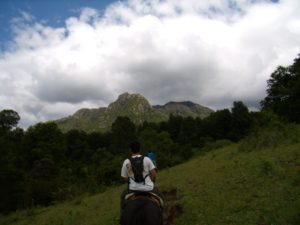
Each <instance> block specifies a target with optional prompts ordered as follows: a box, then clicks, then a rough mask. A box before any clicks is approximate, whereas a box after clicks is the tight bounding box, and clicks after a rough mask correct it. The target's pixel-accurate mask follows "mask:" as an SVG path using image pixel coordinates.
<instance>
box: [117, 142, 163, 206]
mask: <svg viewBox="0 0 300 225" xmlns="http://www.w3.org/2000/svg"><path fill="white" fill-rule="evenodd" d="M130 149H131V157H130V158H129V159H126V160H125V161H124V162H123V166H122V170H121V177H122V178H123V179H124V181H126V182H128V188H127V189H126V190H124V192H123V193H122V195H121V207H123V206H124V204H125V203H126V200H129V199H130V198H131V197H136V196H141V195H143V196H149V197H150V198H154V199H155V198H156V199H157V202H158V205H159V206H160V207H163V196H162V194H161V192H160V191H159V190H158V189H157V188H156V187H155V185H154V183H155V180H156V176H157V173H156V169H155V165H154V164H153V162H152V161H151V159H149V158H148V157H144V156H142V155H141V152H140V143H139V142H138V141H133V142H132V143H131V144H130Z"/></svg>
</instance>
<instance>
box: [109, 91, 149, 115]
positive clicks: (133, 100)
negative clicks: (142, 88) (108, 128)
mask: <svg viewBox="0 0 300 225" xmlns="http://www.w3.org/2000/svg"><path fill="white" fill-rule="evenodd" d="M151 108H152V107H151V105H150V103H149V102H148V100H147V99H146V98H145V97H144V96H142V95H140V94H136V93H133V94H130V93H128V92H125V93H123V94H121V95H119V97H118V99H117V100H116V101H115V102H113V103H111V104H110V105H109V106H108V109H109V110H113V111H114V110H130V111H133V112H135V114H137V113H139V112H145V111H149V110H151Z"/></svg>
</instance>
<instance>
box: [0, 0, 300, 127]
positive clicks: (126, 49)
mask: <svg viewBox="0 0 300 225" xmlns="http://www.w3.org/2000/svg"><path fill="white" fill-rule="evenodd" d="M107 6H109V7H107ZM299 12H300V1H299V0H280V1H271V0H205V1H202V0H201V1H200V0H184V1H183V0H164V1H160V0H147V1H146V0H124V1H119V2H115V1H96V0H93V1H92V0H51V1H50V0H49V1H45V0H44V1H41V0H34V1H29V0H0V110H3V109H13V110H15V111H17V112H18V113H19V114H20V116H21V121H20V126H21V127H24V128H26V127H28V126H30V125H33V124H35V123H37V122H43V121H48V120H53V119H59V118H62V117H66V116H68V115H71V114H73V113H75V112H76V111H77V110H78V109H80V108H98V107H106V106H108V104H109V103H111V102H112V101H114V100H116V99H117V97H118V95H120V94H122V93H124V92H129V93H140V94H142V95H143V96H145V97H146V98H147V99H148V100H149V102H150V104H152V105H157V104H165V103H167V102H168V101H187V100H189V101H193V102H195V103H198V104H201V105H204V106H207V107H210V108H212V109H214V110H217V109H223V108H231V107H232V103H233V101H243V102H244V103H245V104H246V105H247V106H248V107H249V108H250V109H253V110H257V109H258V108H259V102H260V101H261V100H262V99H263V98H264V97H265V95H266V86H267V80H268V79H269V78H270V75H271V73H272V72H273V71H274V70H275V69H276V68H277V67H278V66H279V65H283V66H286V65H290V64H292V62H293V59H295V58H296V56H297V54H299V53H300V38H299V37H300V14H299Z"/></svg>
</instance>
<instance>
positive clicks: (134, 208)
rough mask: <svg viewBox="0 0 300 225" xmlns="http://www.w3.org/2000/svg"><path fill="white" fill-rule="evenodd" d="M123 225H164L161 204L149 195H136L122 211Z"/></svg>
mask: <svg viewBox="0 0 300 225" xmlns="http://www.w3.org/2000/svg"><path fill="white" fill-rule="evenodd" d="M120 223H121V225H163V218H162V208H161V206H160V203H159V202H158V201H156V200H154V199H153V198H152V197H151V196H148V195H134V196H132V198H129V199H128V200H127V201H126V203H125V205H124V206H123V207H122V210H121V218H120Z"/></svg>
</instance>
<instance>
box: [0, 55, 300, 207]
mask: <svg viewBox="0 0 300 225" xmlns="http://www.w3.org/2000/svg"><path fill="white" fill-rule="evenodd" d="M299 65H300V57H298V58H296V59H295V61H294V64H293V65H291V66H288V67H278V68H277V70H276V71H275V72H274V73H273V74H272V75H271V78H270V80H269V81H268V88H267V96H266V98H265V99H264V100H263V101H262V102H261V106H262V109H261V110H260V111H259V112H250V111H249V109H248V108H247V106H245V104H244V103H243V102H241V101H236V102H234V103H233V106H232V108H231V109H230V110H229V109H222V110H218V111H216V112H214V113H212V114H211V115H210V116H209V117H207V118H204V119H200V118H192V117H187V118H183V117H180V116H174V115H170V117H169V119H168V121H165V122H161V123H148V122H145V123H143V124H142V125H139V126H136V125H135V124H134V123H133V122H132V121H131V120H130V119H129V118H128V117H118V118H117V119H116V120H115V121H114V123H113V124H112V127H111V130H110V131H109V132H106V133H100V132H92V133H86V132H84V131H80V130H70V131H68V132H66V133H63V132H62V131H61V130H60V129H59V128H58V127H57V125H56V124H55V123H53V122H48V123H38V124H36V125H34V126H31V127H29V128H28V129H27V130H26V131H24V130H23V129H21V128H18V122H19V120H20V116H19V115H18V113H17V112H15V111H14V110H11V109H5V110H2V111H0V199H1V201H0V212H1V213H8V212H11V211H14V210H17V209H24V208H29V207H32V206H36V205H41V206H47V205H49V204H52V203H54V202H58V201H64V200H66V199H71V198H73V197H74V196H77V195H79V194H82V193H87V192H89V193H95V192H99V191H102V190H104V189H105V188H106V187H109V186H111V185H114V184H119V182H120V179H119V178H120V167H121V163H122V161H123V160H124V158H126V157H128V153H129V149H128V145H129V142H130V141H132V140H134V139H139V140H140V142H141V143H142V149H143V150H144V151H147V150H152V151H154V152H155V154H156V158H157V164H158V169H163V168H166V167H171V166H174V165H176V164H179V163H182V162H184V161H186V160H188V159H189V158H190V157H191V156H192V155H193V154H194V153H195V152H199V151H203V150H205V149H206V148H205V147H206V146H207V145H208V144H209V143H213V142H214V141H217V140H228V141H232V142H238V141H239V140H241V139H243V138H244V137H246V136H247V135H248V134H249V133H250V132H251V131H252V130H253V129H257V127H261V126H264V124H266V123H267V121H270V120H271V118H275V117H276V118H277V117H278V118H281V119H282V120H284V121H287V122H296V123H299V119H300V115H299V111H300V103H299V99H300V96H299V93H300V91H299V88H300V73H299V71H300V66H299ZM144 153H145V152H144Z"/></svg>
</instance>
